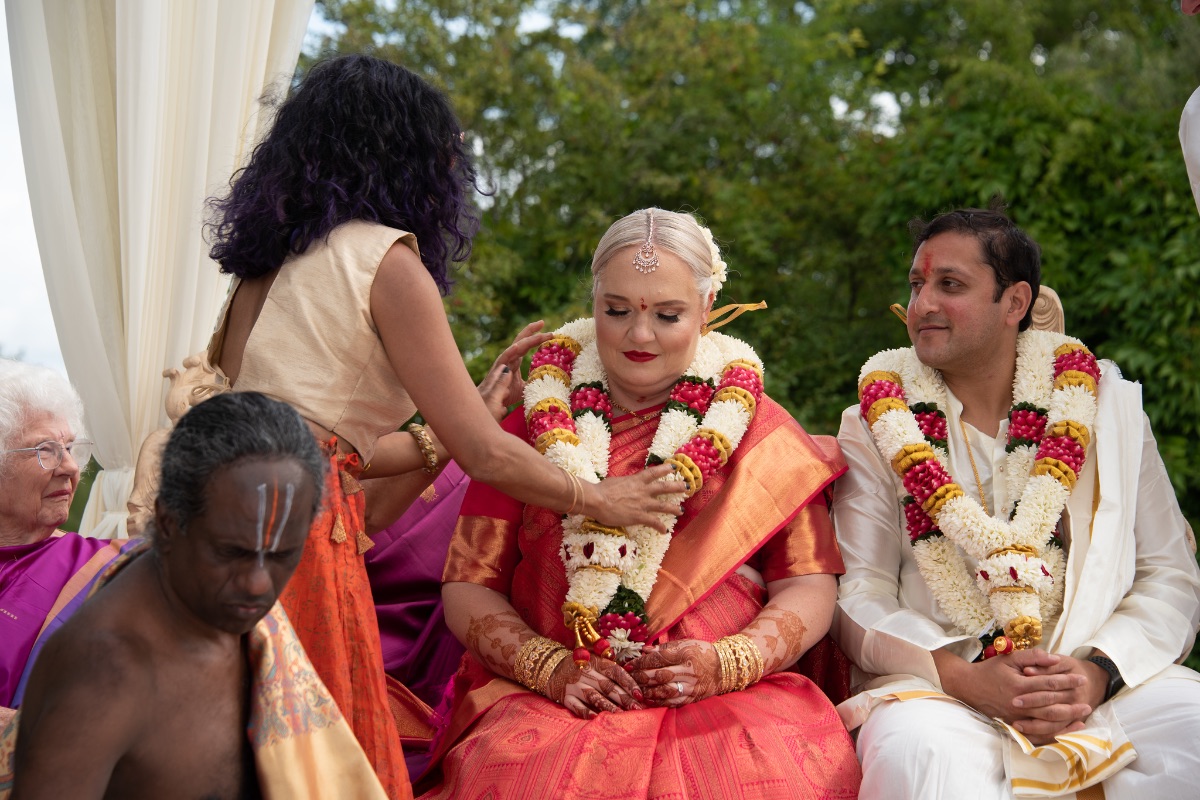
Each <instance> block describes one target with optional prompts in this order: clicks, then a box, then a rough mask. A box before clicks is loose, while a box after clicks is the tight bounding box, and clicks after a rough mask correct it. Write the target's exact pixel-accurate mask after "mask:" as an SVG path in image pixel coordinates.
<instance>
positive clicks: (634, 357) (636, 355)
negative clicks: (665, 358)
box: [622, 350, 658, 363]
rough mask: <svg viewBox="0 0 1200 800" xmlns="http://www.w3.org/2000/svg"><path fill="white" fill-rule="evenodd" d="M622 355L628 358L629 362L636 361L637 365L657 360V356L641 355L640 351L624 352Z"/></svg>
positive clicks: (651, 354)
mask: <svg viewBox="0 0 1200 800" xmlns="http://www.w3.org/2000/svg"><path fill="white" fill-rule="evenodd" d="M622 355H623V356H625V357H626V358H628V359H629V360H630V361H637V362H639V363H640V362H644V361H653V360H654V359H656V358H658V356H656V355H654V353H643V352H642V351H640V350H626V351H625V352H624V353H622Z"/></svg>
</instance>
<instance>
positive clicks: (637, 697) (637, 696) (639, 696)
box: [633, 689, 643, 703]
mask: <svg viewBox="0 0 1200 800" xmlns="http://www.w3.org/2000/svg"><path fill="white" fill-rule="evenodd" d="M633 699H634V700H637V701H638V702H639V703H640V702H641V701H642V699H643V698H642V692H641V690H640V689H634V690H633Z"/></svg>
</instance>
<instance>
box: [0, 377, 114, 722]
mask: <svg viewBox="0 0 1200 800" xmlns="http://www.w3.org/2000/svg"><path fill="white" fill-rule="evenodd" d="M82 434H83V403H82V402H81V401H80V399H79V395H78V394H76V392H75V390H74V389H73V388H72V387H71V384H70V383H68V382H67V381H66V380H65V379H64V378H62V377H61V376H59V375H58V374H57V373H55V372H53V371H52V370H49V369H46V368H44V367H36V366H32V365H29V364H22V363H20V362H17V361H9V360H6V359H0V723H3V722H4V721H5V719H6V718H7V717H8V716H10V715H11V713H12V712H11V709H15V708H16V707H18V706H19V705H20V703H21V697H22V695H23V694H24V690H25V680H26V678H27V675H28V672H29V670H30V669H31V668H32V666H33V662H34V659H35V657H36V656H37V652H38V650H39V649H40V648H41V644H42V643H43V642H45V640H46V638H47V637H48V636H49V635H50V634H51V633H52V632H53V631H54V630H56V629H57V628H58V627H59V626H60V625H62V623H63V622H65V621H66V619H67V618H68V617H69V616H70V615H71V614H72V613H74V611H75V610H76V609H77V608H78V607H79V606H80V605H81V604H82V603H83V600H84V598H85V597H87V590H88V589H89V588H90V587H91V584H92V582H93V580H94V579H95V578H96V576H97V575H98V574H99V573H100V572H101V571H102V570H103V568H104V567H105V566H106V565H107V564H108V563H109V562H111V561H112V560H113V558H115V557H116V556H117V555H118V554H119V552H120V550H121V548H122V546H123V545H124V544H125V543H124V542H113V541H105V540H99V539H89V538H86V537H83V536H80V535H78V534H75V533H65V532H63V531H62V530H60V528H61V527H62V525H63V524H64V523H66V521H67V514H68V513H69V511H70V509H71V500H72V499H74V497H75V488H76V487H77V486H78V485H79V472H80V470H81V469H82V467H83V466H84V465H86V464H87V461H88V458H89V456H90V454H91V443H90V442H88V441H86V440H85V439H84V438H83V436H82Z"/></svg>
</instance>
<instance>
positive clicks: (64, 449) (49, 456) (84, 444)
mask: <svg viewBox="0 0 1200 800" xmlns="http://www.w3.org/2000/svg"><path fill="white" fill-rule="evenodd" d="M4 452H5V453H37V460H38V464H40V465H41V467H42V469H47V470H49V469H58V466H59V464H61V463H62V460H63V454H64V453H70V454H71V458H73V459H75V463H76V464H78V465H79V466H80V467H85V466H87V463H88V460H89V459H91V457H92V443H91V442H89V441H87V440H85V439H76V440H75V441H73V442H71V443H70V444H63V443H62V442H55V441H46V442H42V443H41V444H39V445H36V446H34V447H18V448H16V449H15V450H5V451H4Z"/></svg>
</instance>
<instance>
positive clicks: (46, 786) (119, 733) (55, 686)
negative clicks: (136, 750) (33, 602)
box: [14, 615, 153, 797]
mask: <svg viewBox="0 0 1200 800" xmlns="http://www.w3.org/2000/svg"><path fill="white" fill-rule="evenodd" d="M80 616H85V615H77V616H76V617H75V618H72V619H71V620H70V622H68V624H66V625H64V626H63V627H62V629H60V630H59V631H58V632H57V633H55V634H54V636H52V637H51V638H50V640H49V641H48V642H47V643H46V647H45V648H44V649H43V651H42V653H41V655H40V657H39V658H38V661H37V664H36V665H35V666H34V669H33V673H32V674H31V676H30V681H29V690H28V692H27V693H26V696H25V702H24V703H23V704H22V706H21V718H20V727H19V729H18V732H17V745H16V753H15V757H16V763H15V767H16V768H15V774H16V776H17V779H16V784H15V786H14V789H16V790H17V791H18V794H19V796H21V797H67V796H74V797H87V796H97V797H99V796H100V795H102V794H103V793H104V788H105V787H106V786H107V785H108V782H109V779H110V778H111V776H112V772H113V769H114V768H115V767H116V765H117V763H118V762H119V761H120V760H121V758H122V757H123V756H124V755H125V754H126V753H127V752H129V750H130V748H131V747H132V746H133V744H134V742H136V741H137V739H138V738H139V735H140V732H141V731H142V730H143V728H144V726H145V723H146V721H147V720H146V718H145V710H146V709H147V708H149V707H151V705H152V704H151V703H148V702H147V700H148V698H149V697H150V695H151V694H152V691H153V669H152V667H151V663H150V655H149V653H148V652H147V650H146V648H145V647H143V646H141V644H140V643H139V641H138V639H139V637H137V636H131V635H129V634H128V633H126V632H123V631H122V630H121V629H120V628H119V627H113V626H108V625H98V626H91V627H89V626H87V625H83V624H75V623H84V622H86V619H81V618H80ZM86 616H91V615H86ZM65 753H70V754H71V756H70V758H64V757H63V755H64V754H65Z"/></svg>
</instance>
